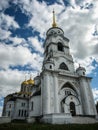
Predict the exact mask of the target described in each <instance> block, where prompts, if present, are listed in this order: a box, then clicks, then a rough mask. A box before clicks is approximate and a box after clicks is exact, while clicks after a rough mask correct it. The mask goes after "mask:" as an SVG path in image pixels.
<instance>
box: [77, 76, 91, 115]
mask: <svg viewBox="0 0 98 130" xmlns="http://www.w3.org/2000/svg"><path fill="white" fill-rule="evenodd" d="M80 85H81V86H80V90H81V96H82V103H83V108H84V114H86V115H90V114H91V113H90V104H89V97H88V89H87V86H88V85H87V83H86V80H85V79H84V77H82V78H81V81H80Z"/></svg>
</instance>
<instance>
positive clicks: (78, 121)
mask: <svg viewBox="0 0 98 130" xmlns="http://www.w3.org/2000/svg"><path fill="white" fill-rule="evenodd" d="M72 123H73V124H93V123H98V119H96V118H93V117H80V116H76V117H73V118H72Z"/></svg>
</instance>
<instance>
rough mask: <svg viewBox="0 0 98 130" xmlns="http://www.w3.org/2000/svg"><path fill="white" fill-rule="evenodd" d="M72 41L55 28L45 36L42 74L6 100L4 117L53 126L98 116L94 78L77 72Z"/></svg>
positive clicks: (78, 69)
mask: <svg viewBox="0 0 98 130" xmlns="http://www.w3.org/2000/svg"><path fill="white" fill-rule="evenodd" d="M69 49H70V48H69V39H68V38H66V37H65V36H64V31H63V30H62V29H61V28H59V27H57V25H56V22H55V14H54V12H53V25H52V28H50V29H49V30H48V31H47V33H46V39H45V42H44V60H43V66H42V72H41V73H40V74H39V75H38V76H36V77H35V78H34V79H33V80H32V79H31V78H30V79H29V80H25V81H24V82H23V83H22V84H21V90H20V92H17V93H13V94H10V95H8V96H6V97H5V99H4V107H3V113H2V116H7V117H10V118H11V120H27V121H28V122H34V121H35V120H37V121H40V122H45V123H52V124H55V123H57V124H65V123H72V119H73V118H74V117H75V116H78V117H81V116H82V117H85V116H89V117H90V116H91V117H95V116H96V115H97V113H96V108H95V104H94V99H93V94H92V90H91V86H90V82H91V79H92V78H91V77H87V76H86V70H85V68H84V67H81V66H79V67H78V68H77V69H76V70H75V68H74V62H73V58H72V56H71V54H70V50H69Z"/></svg>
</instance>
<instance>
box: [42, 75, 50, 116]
mask: <svg viewBox="0 0 98 130" xmlns="http://www.w3.org/2000/svg"><path fill="white" fill-rule="evenodd" d="M43 80H44V81H43V82H44V83H43V86H42V87H43V90H42V102H43V103H42V104H43V114H50V87H49V85H50V84H49V82H50V81H49V75H48V74H44V77H43Z"/></svg>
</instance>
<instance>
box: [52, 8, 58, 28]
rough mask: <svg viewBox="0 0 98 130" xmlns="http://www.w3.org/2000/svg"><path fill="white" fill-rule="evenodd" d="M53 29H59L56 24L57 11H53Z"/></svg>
mask: <svg viewBox="0 0 98 130" xmlns="http://www.w3.org/2000/svg"><path fill="white" fill-rule="evenodd" d="M52 27H57V24H56V22H55V11H54V9H53V24H52Z"/></svg>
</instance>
